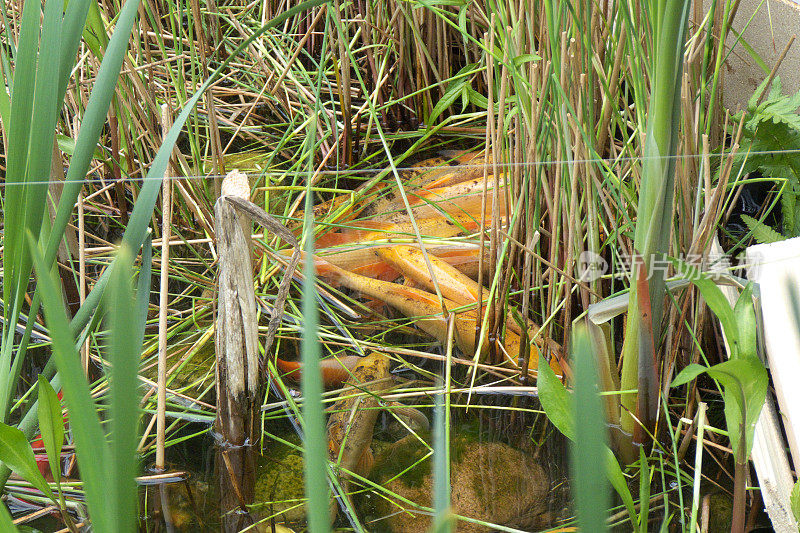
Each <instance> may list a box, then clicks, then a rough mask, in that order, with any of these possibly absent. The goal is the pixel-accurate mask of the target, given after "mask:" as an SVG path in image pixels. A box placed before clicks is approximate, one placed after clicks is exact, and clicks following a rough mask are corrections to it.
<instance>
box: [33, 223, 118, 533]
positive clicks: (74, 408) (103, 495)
mask: <svg viewBox="0 0 800 533" xmlns="http://www.w3.org/2000/svg"><path fill="white" fill-rule="evenodd" d="M29 240H30V245H31V250H32V255H33V260H34V265H35V266H36V277H37V282H38V285H39V291H40V294H41V295H42V303H43V307H44V316H45V323H46V324H47V329H48V331H49V333H50V337H51V338H52V352H53V353H52V357H53V358H55V361H56V367H57V368H58V372H59V374H61V378H62V383H63V385H62V390H63V392H64V402H65V403H66V405H67V408H68V410H69V413H70V427H71V429H72V435H73V436H74V438H75V448H76V451H77V458H78V468H79V469H80V471H81V479H82V480H83V484H84V492H85V494H86V503H87V505H88V507H89V514H90V516H91V518H92V522H93V525H94V527H95V528H96V529H97V530H98V531H113V530H114V529H115V524H113V522H112V519H111V516H110V515H109V513H108V512H106V508H107V502H108V475H107V473H108V470H109V468H108V464H107V453H108V452H107V449H108V447H107V446H106V436H105V433H104V431H103V428H102V427H101V425H100V419H99V418H98V415H97V407H96V405H95V403H94V400H93V399H92V394H91V391H90V389H89V384H88V383H87V381H86V376H85V375H84V373H83V368H82V367H81V363H80V357H79V355H78V351H77V349H76V348H75V338H74V337H73V336H72V333H71V332H70V328H69V321H68V320H67V315H66V313H65V311H64V305H63V303H62V301H61V289H60V287H59V285H58V282H57V279H56V278H55V272H52V271H51V269H49V268H47V267H45V266H44V258H43V257H42V254H41V252H40V250H39V249H38V247H37V246H36V245H35V241H34V240H33V238H32V236H30V237H29Z"/></svg>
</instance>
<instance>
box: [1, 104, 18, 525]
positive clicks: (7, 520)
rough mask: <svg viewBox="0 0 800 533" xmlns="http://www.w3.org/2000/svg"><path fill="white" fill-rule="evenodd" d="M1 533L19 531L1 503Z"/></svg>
mask: <svg viewBox="0 0 800 533" xmlns="http://www.w3.org/2000/svg"><path fill="white" fill-rule="evenodd" d="M0 90H2V89H0ZM0 531H8V532H10V533H11V532H16V531H18V530H17V526H15V525H14V521H13V520H12V519H11V515H10V514H9V513H8V509H6V506H5V505H4V504H1V503H0Z"/></svg>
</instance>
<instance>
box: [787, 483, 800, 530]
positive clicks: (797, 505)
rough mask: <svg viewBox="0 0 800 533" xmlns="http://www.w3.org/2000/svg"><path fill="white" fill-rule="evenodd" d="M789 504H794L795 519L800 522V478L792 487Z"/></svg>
mask: <svg viewBox="0 0 800 533" xmlns="http://www.w3.org/2000/svg"><path fill="white" fill-rule="evenodd" d="M789 505H791V506H792V514H793V515H794V519H795V520H796V521H797V522H800V480H798V481H797V483H795V484H794V487H792V493H791V494H789Z"/></svg>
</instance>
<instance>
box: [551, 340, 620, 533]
mask: <svg viewBox="0 0 800 533" xmlns="http://www.w3.org/2000/svg"><path fill="white" fill-rule="evenodd" d="M572 346H573V349H572V361H573V364H574V369H575V401H574V402H572V404H573V407H575V410H574V417H573V418H574V420H575V440H574V441H573V443H572V445H571V446H570V450H571V454H570V455H571V461H570V463H571V465H572V488H573V493H574V495H575V507H576V511H577V517H578V524H579V528H580V529H581V530H582V531H606V530H607V527H606V510H607V509H608V504H609V501H608V490H607V485H606V483H605V480H604V479H602V478H600V479H598V476H599V475H601V474H600V473H599V472H598V470H597V465H598V464H600V463H601V462H602V461H603V455H604V452H605V450H606V449H607V445H606V440H607V435H606V433H607V428H606V423H605V418H604V416H603V408H602V405H601V403H600V395H599V394H598V385H597V382H598V379H597V367H596V363H595V358H594V350H592V346H591V343H590V341H589V336H588V334H587V332H586V328H585V326H584V327H581V326H578V327H576V328H575V330H574V335H573V340H572ZM544 366H548V365H546V364H545V365H544ZM578 443H579V444H578Z"/></svg>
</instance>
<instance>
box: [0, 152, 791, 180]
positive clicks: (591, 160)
mask: <svg viewBox="0 0 800 533" xmlns="http://www.w3.org/2000/svg"><path fill="white" fill-rule="evenodd" d="M777 154H800V149H792V150H762V151H751V152H746V151H741V152H722V153H719V154H711V157H712V158H715V159H716V158H722V157H729V156H731V155H734V156H739V157H745V156H746V157H751V156H756V155H777ZM702 157H703V154H682V155H662V156H640V157H619V158H611V157H609V158H599V157H598V158H588V159H574V160H572V161H571V163H572V164H588V163H605V164H615V165H616V164H619V163H624V162H633V161H648V160H669V159H675V160H687V159H700V158H702ZM563 163H567V161H564V160H547V161H523V162H518V163H497V164H496V165H494V164H493V163H465V164H463V165H434V166H413V167H397V170H398V171H399V172H403V171H417V172H419V171H425V170H448V169H461V170H466V169H482V168H484V167H493V166H497V167H498V168H501V169H508V168H530V167H540V166H546V165H560V164H563ZM387 171H388V170H387V169H385V168H383V169H346V170H320V171H318V174H321V175H346V176H358V175H376V174H380V173H382V172H387ZM250 174H265V175H273V176H277V175H279V176H306V175H307V174H308V173H307V172H306V171H301V170H277V169H273V170H269V169H265V170H261V171H257V172H250ZM781 177H782V176H777V177H775V178H774V179H780V178H781ZM223 178H225V176H224V175H218V174H215V175H210V174H209V175H205V174H204V175H193V176H174V177H164V178H162V179H165V180H201V179H206V180H219V179H223ZM144 179H148V178H144ZM149 179H156V178H149ZM142 180H143V178H132V179H127V180H121V181H122V182H125V181H142ZM84 181H85V182H86V183H90V184H98V185H106V184H107V183H106V182H112V183H113V182H114V181H115V180H113V179H110V178H106V179H101V178H89V179H86V180H84ZM54 182H58V183H64V182H63V181H60V180H52V179H47V180H40V181H25V182H14V183H7V182H2V183H0V188H3V187H13V186H22V185H49V184H50V183H54Z"/></svg>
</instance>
